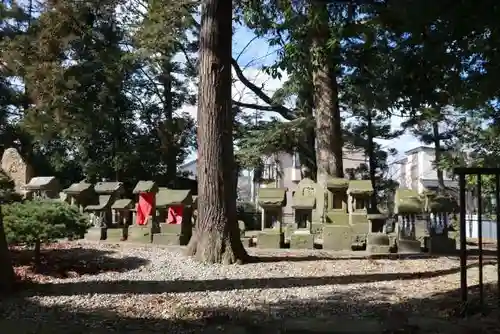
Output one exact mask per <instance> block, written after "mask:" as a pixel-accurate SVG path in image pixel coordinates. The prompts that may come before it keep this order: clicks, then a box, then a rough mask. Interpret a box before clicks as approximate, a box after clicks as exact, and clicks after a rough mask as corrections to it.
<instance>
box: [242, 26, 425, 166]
mask: <svg viewBox="0 0 500 334" xmlns="http://www.w3.org/2000/svg"><path fill="white" fill-rule="evenodd" d="M249 42H251V43H250V45H248V44H249ZM242 49H244V51H243V52H242ZM233 56H234V57H239V58H238V63H239V64H240V66H242V67H245V66H246V65H247V64H250V66H249V68H248V67H247V69H246V71H247V72H248V75H249V77H250V76H251V75H254V76H258V79H257V80H256V81H257V82H260V81H264V88H265V89H266V90H268V92H272V91H273V90H274V89H276V88H278V87H279V86H280V84H281V83H280V81H279V80H273V79H271V78H269V77H268V76H267V75H266V74H264V73H262V72H261V71H260V69H261V66H262V65H269V64H271V63H272V62H273V61H274V59H275V58H276V52H275V51H274V49H273V48H271V47H269V45H268V44H267V42H266V41H265V40H263V39H255V35H254V34H253V32H251V31H250V30H249V29H247V28H244V27H239V28H237V29H235V34H234V37H233ZM266 80H267V82H266ZM241 86H242V85H241V83H240V85H238V83H236V84H235V87H233V96H234V95H235V94H238V93H239V90H241V89H242V88H241ZM243 89H244V87H243ZM234 91H236V92H234ZM248 94H249V95H251V94H250V93H248ZM269 114H272V113H269ZM402 121H403V119H401V118H400V117H393V118H392V119H391V123H392V126H393V128H394V129H399V128H400V124H401V123H402ZM379 142H380V143H381V144H382V145H383V146H384V147H387V148H395V149H396V150H398V152H399V154H398V157H399V156H401V155H403V154H404V152H405V151H408V150H410V149H412V148H415V147H417V146H420V145H421V143H420V142H419V141H418V140H417V139H416V138H415V137H413V136H412V135H410V134H405V135H403V136H401V137H400V138H397V139H394V140H390V141H388V140H386V141H382V140H379Z"/></svg>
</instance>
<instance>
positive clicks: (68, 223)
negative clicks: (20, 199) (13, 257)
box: [3, 200, 90, 247]
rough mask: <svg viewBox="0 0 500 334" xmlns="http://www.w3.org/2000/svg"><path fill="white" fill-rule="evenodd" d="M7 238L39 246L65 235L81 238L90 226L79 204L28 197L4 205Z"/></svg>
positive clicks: (11, 242) (13, 242) (65, 236)
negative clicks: (25, 199) (29, 198)
mask: <svg viewBox="0 0 500 334" xmlns="http://www.w3.org/2000/svg"><path fill="white" fill-rule="evenodd" d="M3 214H4V217H3V222H4V227H5V233H6V236H7V242H8V243H10V244H24V245H27V246H30V247H32V246H35V245H36V244H37V243H38V242H39V243H49V242H53V241H56V240H57V239H61V238H81V237H83V235H84V234H85V232H86V231H87V229H88V228H89V227H90V224H89V222H88V219H87V218H86V217H85V216H84V215H82V214H81V213H80V212H79V211H78V209H77V208H75V207H74V206H70V205H69V204H67V203H64V202H59V201H48V200H47V201H38V200H37V201H25V202H24V203H13V204H10V205H6V206H4V207H3Z"/></svg>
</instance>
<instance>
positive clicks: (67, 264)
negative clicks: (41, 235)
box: [10, 243, 149, 278]
mask: <svg viewBox="0 0 500 334" xmlns="http://www.w3.org/2000/svg"><path fill="white" fill-rule="evenodd" d="M113 253H115V252H114V251H113V250H97V249H92V248H85V247H79V246H75V245H71V246H69V247H68V246H67V244H66V245H65V244H63V243H61V244H53V245H48V246H47V247H46V248H42V251H41V257H40V263H39V264H36V263H35V262H34V258H33V251H32V250H30V249H25V248H19V247H16V248H11V250H10V254H11V259H12V262H13V265H14V268H15V269H16V272H17V273H18V274H19V275H21V276H27V278H29V277H30V275H40V276H50V277H57V278H68V277H78V276H81V275H96V274H99V273H102V272H109V271H113V272H125V271H130V270H134V269H138V268H140V267H142V266H145V265H147V264H148V263H149V261H148V260H145V259H142V258H138V257H124V258H119V257H112V255H113Z"/></svg>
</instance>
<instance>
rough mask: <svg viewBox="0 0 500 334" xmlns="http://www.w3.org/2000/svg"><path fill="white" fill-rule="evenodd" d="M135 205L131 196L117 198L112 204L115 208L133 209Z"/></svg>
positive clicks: (112, 207)
mask: <svg viewBox="0 0 500 334" xmlns="http://www.w3.org/2000/svg"><path fill="white" fill-rule="evenodd" d="M133 207H134V203H133V202H132V200H131V199H129V198H121V199H118V200H116V201H115V202H114V203H113V205H111V209H114V210H125V209H131V208H133Z"/></svg>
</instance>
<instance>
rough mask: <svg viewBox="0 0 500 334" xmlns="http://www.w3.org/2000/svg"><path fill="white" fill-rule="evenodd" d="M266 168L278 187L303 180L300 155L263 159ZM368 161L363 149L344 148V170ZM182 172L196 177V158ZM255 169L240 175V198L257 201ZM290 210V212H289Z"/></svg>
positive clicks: (193, 177) (264, 170) (269, 177)
mask: <svg viewBox="0 0 500 334" xmlns="http://www.w3.org/2000/svg"><path fill="white" fill-rule="evenodd" d="M263 162H264V166H263V167H264V168H263V171H262V173H263V175H262V179H266V180H271V183H272V186H274V187H277V188H288V189H289V190H292V189H293V188H294V187H295V185H296V184H297V183H299V181H300V180H301V166H300V163H299V159H298V155H292V154H288V153H279V154H276V155H274V156H270V157H266V158H264V159H263ZM364 163H367V157H366V156H365V154H364V152H363V151H362V150H347V149H345V150H344V171H346V170H348V169H355V168H357V167H358V166H359V165H361V164H364ZM179 171H180V172H188V173H189V174H190V175H189V176H188V177H189V178H192V179H196V172H197V171H196V160H192V161H190V162H188V163H186V164H184V165H182V166H180V167H179ZM253 179H254V177H253V171H250V170H244V171H242V172H241V174H240V176H239V177H238V197H239V198H238V199H239V200H241V201H252V202H256V199H257V191H258V189H259V187H260V186H261V184H258V183H254V182H253ZM287 194H288V195H287V196H290V198H287V203H288V205H287V207H285V208H284V213H285V214H286V213H290V214H291V213H292V208H291V207H289V206H290V203H292V201H291V196H292V193H291V191H289V192H288V193H287ZM288 211H289V212H288Z"/></svg>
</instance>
